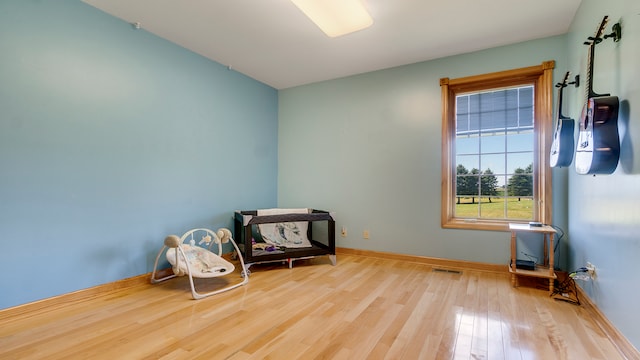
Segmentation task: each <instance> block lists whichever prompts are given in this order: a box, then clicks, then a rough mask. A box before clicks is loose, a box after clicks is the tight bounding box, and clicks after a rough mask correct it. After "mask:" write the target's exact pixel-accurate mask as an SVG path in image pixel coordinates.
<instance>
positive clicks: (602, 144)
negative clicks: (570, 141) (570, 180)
mask: <svg viewBox="0 0 640 360" xmlns="http://www.w3.org/2000/svg"><path fill="white" fill-rule="evenodd" d="M619 104H620V103H619V101H618V97H617V96H599V97H593V98H590V99H589V100H588V101H587V103H586V104H585V106H584V108H583V110H582V116H581V118H580V135H579V137H578V146H577V148H576V164H575V165H576V172H577V173H578V174H582V175H584V174H611V173H613V172H614V171H615V170H616V168H617V167H618V160H619V159H620V138H619V134H618V107H619Z"/></svg>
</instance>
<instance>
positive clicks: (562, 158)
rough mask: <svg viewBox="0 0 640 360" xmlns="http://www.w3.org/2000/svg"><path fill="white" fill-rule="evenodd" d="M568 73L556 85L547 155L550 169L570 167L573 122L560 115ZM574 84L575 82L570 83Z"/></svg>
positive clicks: (573, 148) (572, 146)
mask: <svg viewBox="0 0 640 360" xmlns="http://www.w3.org/2000/svg"><path fill="white" fill-rule="evenodd" d="M569 74H570V72H569V71H567V73H566V74H565V75H564V79H563V80H562V82H560V83H558V84H556V87H557V88H558V113H557V114H558V115H557V116H556V118H557V119H558V120H557V124H556V130H555V132H554V133H553V143H551V153H550V154H549V165H550V166H551V167H563V166H569V165H571V160H573V151H574V150H575V145H574V143H573V129H574V127H575V121H573V119H571V118H569V117H567V116H564V115H562V90H563V89H564V88H565V87H567V85H568V84H567V79H569ZM571 84H575V82H573V83H571Z"/></svg>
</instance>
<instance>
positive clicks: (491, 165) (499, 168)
mask: <svg viewBox="0 0 640 360" xmlns="http://www.w3.org/2000/svg"><path fill="white" fill-rule="evenodd" d="M480 166H481V167H482V170H483V171H484V170H487V169H491V171H492V172H493V173H494V174H504V173H505V169H506V167H505V159H504V154H488V155H481V156H480Z"/></svg>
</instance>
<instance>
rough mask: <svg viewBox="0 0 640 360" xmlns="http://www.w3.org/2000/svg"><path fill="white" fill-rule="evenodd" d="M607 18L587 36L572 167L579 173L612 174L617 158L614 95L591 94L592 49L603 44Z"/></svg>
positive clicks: (616, 122) (616, 99) (617, 145)
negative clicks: (584, 77)
mask: <svg viewBox="0 0 640 360" xmlns="http://www.w3.org/2000/svg"><path fill="white" fill-rule="evenodd" d="M607 21H608V17H607V16H605V17H604V19H602V23H600V26H599V27H598V30H597V31H596V34H595V36H594V37H589V38H588V40H589V41H587V42H585V45H589V57H588V61H587V63H588V64H587V85H586V86H585V89H586V98H587V99H586V102H585V104H584V107H583V109H582V115H581V117H580V134H579V137H578V144H577V147H576V155H575V156H576V161H575V167H576V172H577V173H578V174H594V175H595V174H611V173H613V172H614V171H615V170H616V167H618V160H619V159H620V138H619V135H618V107H619V104H620V103H619V101H618V97H617V96H609V94H596V93H595V92H594V91H593V59H594V54H595V47H596V45H597V44H599V43H600V42H602V39H603V38H602V32H603V31H604V28H605V26H606V25H607Z"/></svg>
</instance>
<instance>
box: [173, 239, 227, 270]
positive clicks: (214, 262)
mask: <svg viewBox="0 0 640 360" xmlns="http://www.w3.org/2000/svg"><path fill="white" fill-rule="evenodd" d="M181 247H182V250H184V253H185V255H186V256H187V261H188V262H189V268H190V269H191V276H193V277H197V278H210V277H217V276H222V275H227V274H229V273H232V272H233V270H234V269H235V267H234V266H233V264H232V263H230V262H228V261H227V260H225V259H223V258H222V257H220V256H218V255H216V254H214V253H213V252H211V251H209V250H207V249H205V248H202V247H200V246H192V245H186V244H183V245H181ZM178 256H180V257H181V259H180V261H179V262H177V261H176V249H169V250H168V251H167V261H169V263H170V264H171V266H172V268H173V273H174V274H176V275H178V276H182V275H186V274H188V271H187V264H186V262H185V261H184V259H182V254H181V253H179V252H178Z"/></svg>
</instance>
